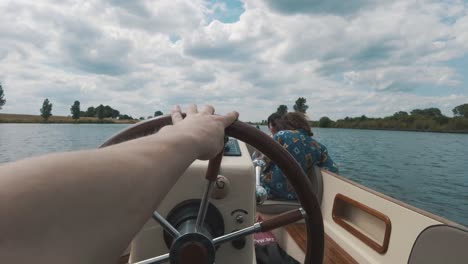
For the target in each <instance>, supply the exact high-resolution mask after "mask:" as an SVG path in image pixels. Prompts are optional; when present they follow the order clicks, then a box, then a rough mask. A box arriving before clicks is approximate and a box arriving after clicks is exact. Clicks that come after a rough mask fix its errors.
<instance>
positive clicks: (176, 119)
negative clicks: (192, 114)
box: [171, 105, 183, 125]
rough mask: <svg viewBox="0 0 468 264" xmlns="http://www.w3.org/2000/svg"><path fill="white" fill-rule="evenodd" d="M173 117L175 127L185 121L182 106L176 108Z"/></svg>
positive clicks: (172, 113)
mask: <svg viewBox="0 0 468 264" xmlns="http://www.w3.org/2000/svg"><path fill="white" fill-rule="evenodd" d="M171 117H172V124H174V125H175V124H176V123H179V122H180V121H182V120H183V118H182V113H181V110H180V106H178V105H176V106H174V108H173V109H172V112H171Z"/></svg>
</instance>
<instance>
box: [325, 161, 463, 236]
mask: <svg viewBox="0 0 468 264" xmlns="http://www.w3.org/2000/svg"><path fill="white" fill-rule="evenodd" d="M321 170H322V173H327V174H329V175H330V176H333V177H335V178H337V179H339V180H342V181H344V182H346V183H349V184H351V185H353V186H355V187H357V188H360V189H362V190H364V191H366V192H369V193H372V194H374V195H377V196H379V197H380V198H383V199H385V200H387V201H390V202H392V203H395V204H397V205H399V206H402V207H404V208H406V209H409V210H411V211H413V212H416V213H418V214H421V215H423V216H426V217H428V218H430V219H432V220H435V221H438V222H440V223H442V224H446V225H450V226H454V227H458V228H461V229H464V230H468V228H467V227H466V226H464V225H461V224H459V223H456V222H453V221H450V220H448V219H447V218H443V217H441V216H438V215H435V214H433V213H430V212H427V211H424V210H423V209H420V208H417V207H415V206H412V205H409V204H407V203H404V202H402V201H400V200H397V199H395V198H392V197H390V196H387V195H385V194H383V193H380V192H378V191H375V190H373V189H370V188H368V187H366V186H363V185H361V184H359V183H356V182H354V181H352V180H350V179H347V178H345V177H343V176H340V175H338V174H335V173H333V172H330V171H328V170H324V169H321Z"/></svg>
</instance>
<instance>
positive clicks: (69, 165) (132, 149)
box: [0, 105, 238, 263]
mask: <svg viewBox="0 0 468 264" xmlns="http://www.w3.org/2000/svg"><path fill="white" fill-rule="evenodd" d="M213 113H214V108H213V107H212V106H205V107H203V108H202V109H201V111H200V112H199V111H197V107H196V106H195V105H191V106H189V107H188V109H187V116H186V118H185V119H183V118H182V114H181V110H180V108H179V107H176V108H175V109H174V110H173V112H172V122H173V125H172V126H165V127H163V128H162V129H160V130H159V132H158V133H156V134H154V135H150V136H146V137H141V138H138V139H134V140H130V141H127V142H124V143H120V144H117V145H113V146H110V147H106V148H102V149H95V150H86V151H75V152H68V153H59V154H50V155H45V156H42V157H36V158H31V159H26V160H22V161H16V162H11V163H6V164H2V165H0V212H1V218H0V245H1V246H0V259H1V261H2V263H116V262H117V259H118V257H119V256H120V254H121V253H122V252H123V251H124V250H125V248H126V247H127V246H128V244H129V243H130V241H131V239H132V238H133V237H134V235H135V234H136V233H137V232H138V231H139V230H140V228H141V227H142V226H143V224H144V223H145V222H146V221H147V220H148V216H150V215H151V214H152V213H153V211H154V210H156V208H157V206H158V205H159V204H160V202H161V201H162V200H163V198H164V197H165V196H166V194H167V193H168V191H169V190H171V188H172V186H173V185H174V184H175V183H176V182H177V180H178V179H179V177H180V176H181V175H182V174H183V172H184V171H185V170H186V169H187V168H188V167H189V166H190V164H192V162H193V161H194V160H196V159H203V160H208V159H211V158H213V157H215V156H216V155H217V154H218V153H220V151H222V150H223V147H224V129H225V128H226V127H228V126H229V125H230V124H232V123H233V122H234V121H235V120H236V119H237V117H238V113H236V112H231V113H228V114H226V115H213Z"/></svg>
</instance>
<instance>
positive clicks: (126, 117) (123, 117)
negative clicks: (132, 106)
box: [119, 115, 133, 120]
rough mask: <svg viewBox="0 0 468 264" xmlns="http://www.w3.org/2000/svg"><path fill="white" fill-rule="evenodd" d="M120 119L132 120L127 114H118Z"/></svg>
mask: <svg viewBox="0 0 468 264" xmlns="http://www.w3.org/2000/svg"><path fill="white" fill-rule="evenodd" d="M119 119H120V120H133V117H131V116H129V115H119Z"/></svg>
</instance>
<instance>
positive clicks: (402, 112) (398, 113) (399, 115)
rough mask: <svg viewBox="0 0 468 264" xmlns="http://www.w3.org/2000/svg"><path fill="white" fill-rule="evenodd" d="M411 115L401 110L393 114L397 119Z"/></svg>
mask: <svg viewBox="0 0 468 264" xmlns="http://www.w3.org/2000/svg"><path fill="white" fill-rule="evenodd" d="M408 116H409V115H408V113H407V112H405V111H399V112H396V113H394V114H393V116H392V117H393V118H394V119H396V120H403V119H405V118H407V117H408Z"/></svg>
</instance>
